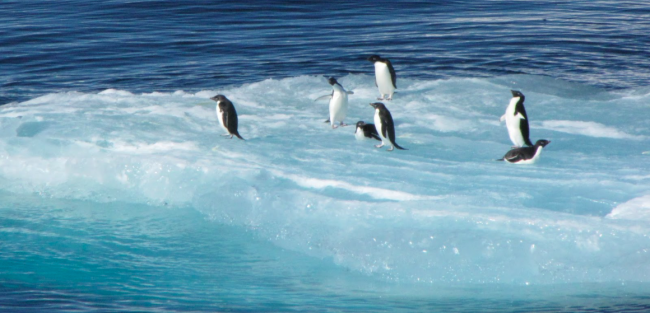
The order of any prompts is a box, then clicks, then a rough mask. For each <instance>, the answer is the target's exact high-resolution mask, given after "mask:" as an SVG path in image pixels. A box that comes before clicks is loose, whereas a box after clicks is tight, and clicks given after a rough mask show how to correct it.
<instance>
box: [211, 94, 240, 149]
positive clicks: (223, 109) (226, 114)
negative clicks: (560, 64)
mask: <svg viewBox="0 0 650 313" xmlns="http://www.w3.org/2000/svg"><path fill="white" fill-rule="evenodd" d="M210 99H211V100H214V101H216V102H217V118H218V119H219V124H221V126H223V128H224V129H225V130H226V131H227V132H228V134H226V135H223V136H230V139H232V137H233V136H237V138H239V139H241V140H244V138H242V137H241V136H240V135H239V132H238V131H237V111H235V106H234V105H233V104H232V102H230V100H228V98H226V96H224V95H216V96H214V97H212V98H210Z"/></svg>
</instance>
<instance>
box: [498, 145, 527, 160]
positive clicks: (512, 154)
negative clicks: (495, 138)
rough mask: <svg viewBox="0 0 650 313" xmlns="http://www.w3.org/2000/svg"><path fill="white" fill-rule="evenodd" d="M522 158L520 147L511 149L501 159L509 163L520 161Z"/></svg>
mask: <svg viewBox="0 0 650 313" xmlns="http://www.w3.org/2000/svg"><path fill="white" fill-rule="evenodd" d="M523 159H524V154H523V153H522V148H516V149H512V150H510V151H508V152H507V153H506V155H504V156H503V160H506V161H508V162H510V163H516V162H519V161H522V160H523Z"/></svg>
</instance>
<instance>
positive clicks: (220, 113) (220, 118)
mask: <svg viewBox="0 0 650 313" xmlns="http://www.w3.org/2000/svg"><path fill="white" fill-rule="evenodd" d="M217 118H219V125H221V127H223V129H224V130H225V131H226V134H230V131H228V128H226V125H225V124H224V123H223V111H221V109H220V108H219V103H218V102H217Z"/></svg>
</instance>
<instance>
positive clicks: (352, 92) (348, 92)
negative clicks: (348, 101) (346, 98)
mask: <svg viewBox="0 0 650 313" xmlns="http://www.w3.org/2000/svg"><path fill="white" fill-rule="evenodd" d="M346 93H347V94H349V95H353V94H354V91H346Z"/></svg>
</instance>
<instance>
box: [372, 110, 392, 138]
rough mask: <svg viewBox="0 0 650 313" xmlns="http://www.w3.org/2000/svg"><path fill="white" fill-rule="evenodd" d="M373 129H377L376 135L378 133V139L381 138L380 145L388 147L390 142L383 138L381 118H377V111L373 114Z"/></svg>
mask: <svg viewBox="0 0 650 313" xmlns="http://www.w3.org/2000/svg"><path fill="white" fill-rule="evenodd" d="M375 128H376V129H377V133H379V138H381V144H382V145H386V144H388V145H390V144H391V143H390V140H388V138H386V137H384V134H382V133H381V118H379V113H378V111H376V112H375Z"/></svg>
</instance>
